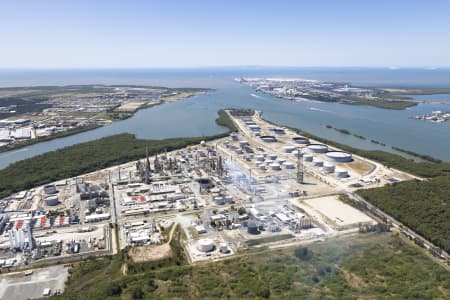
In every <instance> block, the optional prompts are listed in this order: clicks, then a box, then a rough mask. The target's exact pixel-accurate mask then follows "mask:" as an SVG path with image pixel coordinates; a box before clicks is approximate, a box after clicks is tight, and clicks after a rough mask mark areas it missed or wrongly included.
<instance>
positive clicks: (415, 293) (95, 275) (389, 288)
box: [53, 233, 450, 300]
mask: <svg viewBox="0 0 450 300" xmlns="http://www.w3.org/2000/svg"><path fill="white" fill-rule="evenodd" d="M178 249H179V248H178ZM421 251H422V250H421V249H419V248H417V247H416V246H414V245H411V244H409V243H407V242H404V241H403V240H401V239H400V238H399V237H397V236H394V235H392V234H387V233H385V234H373V233H372V234H366V235H358V236H355V237H346V238H340V239H332V240H328V241H325V242H318V243H314V244H311V245H308V246H307V247H305V246H303V247H298V248H290V249H282V250H275V251H270V250H264V251H259V252H255V253H252V254H248V255H244V256H240V257H237V258H232V259H229V260H224V261H220V262H216V263H208V264H199V265H195V266H189V265H185V261H184V260H183V259H181V260H178V261H177V260H174V259H173V258H172V260H171V261H168V260H165V261H162V262H160V263H159V264H158V263H155V262H153V263H144V264H135V263H132V262H130V261H129V260H128V259H127V258H126V256H120V255H117V256H114V257H108V258H103V259H97V260H91V261H86V262H82V263H80V264H79V266H77V267H76V268H75V269H74V270H72V271H71V272H72V277H71V278H70V279H69V282H68V285H67V288H66V293H65V294H64V295H62V296H59V297H53V299H86V300H87V299H261V298H272V299H411V298H414V299H449V296H448V295H450V294H449V292H450V272H448V271H447V270H446V269H444V268H443V267H441V266H439V265H437V264H435V263H434V262H432V261H431V260H430V259H429V258H428V257H426V256H425V255H424V254H423V253H422V252H421ZM175 253H177V251H175ZM178 253H179V252H178ZM178 255H181V254H178ZM174 256H175V257H176V256H177V254H175V255H174ZM124 270H125V271H126V272H125V273H126V274H127V275H124Z"/></svg>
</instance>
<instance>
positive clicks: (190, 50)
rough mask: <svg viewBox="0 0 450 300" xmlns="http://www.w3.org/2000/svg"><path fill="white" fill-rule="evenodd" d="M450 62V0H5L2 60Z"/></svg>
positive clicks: (56, 64) (38, 64)
mask: <svg viewBox="0 0 450 300" xmlns="http://www.w3.org/2000/svg"><path fill="white" fill-rule="evenodd" d="M238 65H241V66H242V65H260V66H264V65H267V66H331V67H333V66H368V67H389V66H398V67H450V1H432V0H431V1H425V0H423V1H414V0H408V1H406V0H391V1H384V0H381V1H380V0H377V1H362V0H358V1H355V0H341V1H339V0H328V1H325V0H309V1H303V0H297V1H295V0H292V1H286V0H281V1H275V0H273V1H265V0H259V1H252V0H247V1H244V0H240V1H234V0H226V1H225V0H224V1H214V0H209V1H206V0H205V1H198V0H182V1H181V0H180V1H174V0H165V1H144V0H142V1H137V0H129V1H125V0H123V1H114V0H108V1H94V0H76V1H75V0H73V1H65V0H39V1H36V0H29V1H26V0H23V1H14V0H12V1H8V0H0V68H164V67H170V68H174V67H208V66H238Z"/></svg>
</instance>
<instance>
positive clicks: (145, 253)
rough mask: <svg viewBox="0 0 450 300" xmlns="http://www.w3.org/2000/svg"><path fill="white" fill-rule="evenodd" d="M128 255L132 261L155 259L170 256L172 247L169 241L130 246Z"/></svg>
mask: <svg viewBox="0 0 450 300" xmlns="http://www.w3.org/2000/svg"><path fill="white" fill-rule="evenodd" d="M128 255H129V256H130V257H131V258H132V259H133V261H134V262H144V261H155V260H161V259H164V258H168V257H171V256H172V249H170V245H169V243H166V244H163V245H159V246H154V245H149V246H140V247H134V248H131V249H130V251H129V252H128Z"/></svg>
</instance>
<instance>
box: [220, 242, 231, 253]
mask: <svg viewBox="0 0 450 300" xmlns="http://www.w3.org/2000/svg"><path fill="white" fill-rule="evenodd" d="M219 251H220V253H228V252H230V249H229V248H228V245H227V243H220V245H219Z"/></svg>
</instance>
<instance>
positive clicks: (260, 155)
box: [255, 154, 264, 161]
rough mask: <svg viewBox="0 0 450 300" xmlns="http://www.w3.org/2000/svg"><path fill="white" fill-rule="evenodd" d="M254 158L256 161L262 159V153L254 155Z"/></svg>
mask: <svg viewBox="0 0 450 300" xmlns="http://www.w3.org/2000/svg"><path fill="white" fill-rule="evenodd" d="M255 159H256V160H257V161H264V155H262V154H258V155H255Z"/></svg>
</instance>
